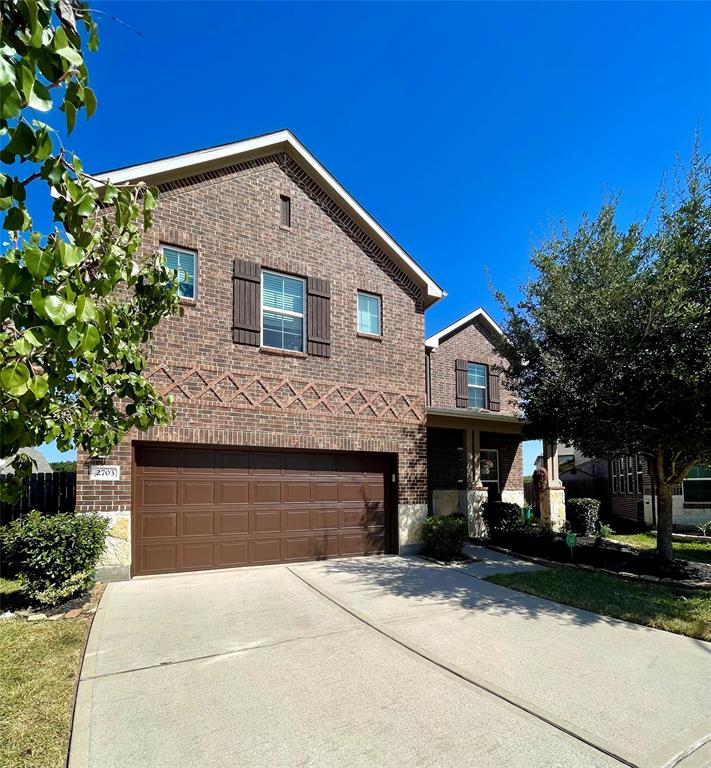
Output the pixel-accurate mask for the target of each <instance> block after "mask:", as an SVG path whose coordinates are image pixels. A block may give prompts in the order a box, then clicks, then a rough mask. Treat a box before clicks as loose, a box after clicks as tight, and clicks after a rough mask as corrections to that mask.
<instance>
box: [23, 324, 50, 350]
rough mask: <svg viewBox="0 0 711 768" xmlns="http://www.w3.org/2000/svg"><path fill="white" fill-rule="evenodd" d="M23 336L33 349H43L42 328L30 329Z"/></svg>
mask: <svg viewBox="0 0 711 768" xmlns="http://www.w3.org/2000/svg"><path fill="white" fill-rule="evenodd" d="M22 336H23V338H25V339H27V341H28V342H29V343H30V344H31V345H32V346H33V347H41V346H42V345H43V344H44V340H45V339H44V333H43V331H42V329H41V328H28V329H27V330H26V331H25V332H24V333H23V334H22Z"/></svg>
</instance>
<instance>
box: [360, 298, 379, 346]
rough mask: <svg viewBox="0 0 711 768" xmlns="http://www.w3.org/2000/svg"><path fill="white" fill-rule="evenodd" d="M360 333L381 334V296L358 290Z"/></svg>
mask: <svg viewBox="0 0 711 768" xmlns="http://www.w3.org/2000/svg"><path fill="white" fill-rule="evenodd" d="M358 333H367V334H369V335H370V336H380V334H381V328H380V296H376V295H375V294H373V293H364V292H363V291H359V292H358Z"/></svg>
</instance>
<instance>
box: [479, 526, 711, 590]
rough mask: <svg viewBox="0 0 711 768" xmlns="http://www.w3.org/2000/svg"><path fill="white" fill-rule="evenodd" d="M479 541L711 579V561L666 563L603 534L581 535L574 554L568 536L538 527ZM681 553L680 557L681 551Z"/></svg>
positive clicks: (665, 575)
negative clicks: (540, 529)
mask: <svg viewBox="0 0 711 768" xmlns="http://www.w3.org/2000/svg"><path fill="white" fill-rule="evenodd" d="M475 543H477V544H483V545H484V546H486V545H487V544H491V543H494V544H496V545H498V546H501V547H505V548H506V549H508V550H510V551H512V552H516V553H519V554H522V555H529V556H533V557H541V558H544V559H546V560H553V561H555V562H560V563H570V562H574V563H577V564H584V565H588V566H591V567H593V568H601V569H604V570H607V571H614V572H617V573H626V574H635V575H647V576H654V577H656V578H660V579H673V580H675V581H709V582H711V563H707V562H693V561H690V560H682V559H676V560H673V561H672V562H670V563H665V562H663V561H662V560H660V559H659V558H658V557H657V556H656V553H655V551H654V550H652V549H649V550H646V551H645V550H639V549H634V548H632V547H629V546H626V545H624V544H618V543H616V542H613V541H609V540H607V539H601V538H600V537H593V536H588V537H585V536H580V537H578V539H577V544H576V546H575V547H574V548H573V552H572V556H571V551H570V547H568V545H567V544H566V542H565V537H564V535H541V534H539V533H537V532H536V530H535V529H532V530H531V531H511V532H508V533H503V534H501V535H499V536H497V537H496V538H495V539H494V540H493V542H491V541H489V540H484V541H481V540H477V541H476V542H475ZM677 555H678V557H680V555H679V553H678V552H677Z"/></svg>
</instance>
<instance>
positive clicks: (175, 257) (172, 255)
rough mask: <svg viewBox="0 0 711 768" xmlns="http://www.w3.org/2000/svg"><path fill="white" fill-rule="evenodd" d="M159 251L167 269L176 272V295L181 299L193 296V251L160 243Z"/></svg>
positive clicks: (194, 262)
mask: <svg viewBox="0 0 711 768" xmlns="http://www.w3.org/2000/svg"><path fill="white" fill-rule="evenodd" d="M160 250H161V253H162V254H163V258H164V259H165V265H166V267H168V269H172V270H175V271H176V272H177V273H178V296H180V297H181V298H183V299H194V298H195V267H196V263H197V255H196V253H195V251H188V250H187V249H185V248H175V247H174V246H172V245H162V246H161V248H160Z"/></svg>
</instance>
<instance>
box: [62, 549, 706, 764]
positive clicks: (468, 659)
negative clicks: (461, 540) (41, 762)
mask: <svg viewBox="0 0 711 768" xmlns="http://www.w3.org/2000/svg"><path fill="white" fill-rule="evenodd" d="M478 554H479V555H483V559H484V562H481V563H474V564H471V565H467V566H464V567H457V568H445V567H441V566H437V565H434V564H431V563H428V562H426V561H424V560H421V559H418V558H399V557H378V558H354V559H350V560H338V561H326V562H320V563H307V564H302V565H295V566H290V567H286V566H271V567H260V568H252V569H249V568H246V569H239V570H234V571H213V572H209V573H199V574H183V575H175V576H165V577H148V578H144V579H135V580H133V581H131V582H120V583H116V584H110V585H109V586H108V588H107V591H106V593H105V595H104V598H103V600H102V602H101V605H100V607H99V610H98V612H97V614H96V618H95V621H94V626H93V628H92V632H91V635H90V638H89V645H88V648H87V654H86V658H85V662H84V667H83V670H82V675H81V682H80V685H79V693H78V699H77V707H76V712H75V720H74V731H73V736H72V744H71V754H70V766H71V768H84V767H85V766H91V767H92V768H108V767H109V766H117V767H118V766H121V768H124V767H125V766H141V768H154V767H156V768H157V767H158V766H166V767H168V766H170V768H183V767H187V766H209V767H211V768H212V767H217V766H230V767H232V766H240V768H247V767H248V766H269V767H270V768H276V767H277V766H324V767H325V766H328V767H329V768H334V767H336V766H368V767H369V768H371V767H373V766H390V765H393V766H395V765H397V766H418V767H419V766H433V767H434V766H437V767H438V768H440V767H441V768H444V767H445V766H469V765H471V766H477V768H479V767H481V768H486V767H487V766H502V767H504V766H505V767H506V768H509V767H513V768H515V767H517V766H521V767H522V768H523V766H526V768H536V767H537V766H546V768H551V767H553V766H560V767H561V768H562V767H563V766H565V768H577V767H578V766H579V767H580V768H587V767H588V766H590V767H592V766H619V765H632V766H640V767H645V768H646V767H647V766H659V767H660V768H661V767H662V766H664V768H671V766H675V765H679V766H681V768H700V767H701V766H708V765H709V764H711V751H709V750H710V749H711V742H708V741H706V742H705V740H706V739H707V737H708V736H709V735H711V644H709V643H704V642H701V641H694V640H690V639H687V638H683V637H678V636H676V635H671V634H668V633H666V632H660V631H656V630H650V629H644V628H641V627H637V626H634V625H630V624H625V623H624V622H618V621H613V620H611V619H603V618H601V617H599V616H596V615H594V614H588V613H585V612H584V611H576V610H574V609H570V608H566V607H564V606H560V605H557V604H555V603H551V602H548V601H545V600H540V599H538V598H534V597H530V596H526V595H522V594H520V593H517V592H513V591H511V590H507V589H504V588H502V587H498V586H495V585H492V584H489V583H488V582H484V581H482V580H481V579H480V578H478V577H479V576H482V575H485V574H488V573H491V572H495V571H500V570H509V569H511V568H527V567H530V566H528V565H526V564H521V563H512V562H511V561H510V560H509V559H507V558H505V557H501V556H493V555H490V554H487V553H485V552H484V551H479V552H478ZM704 742H705V743H704ZM686 752H690V754H689V755H688V756H686V755H685V753H686Z"/></svg>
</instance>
